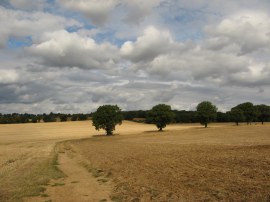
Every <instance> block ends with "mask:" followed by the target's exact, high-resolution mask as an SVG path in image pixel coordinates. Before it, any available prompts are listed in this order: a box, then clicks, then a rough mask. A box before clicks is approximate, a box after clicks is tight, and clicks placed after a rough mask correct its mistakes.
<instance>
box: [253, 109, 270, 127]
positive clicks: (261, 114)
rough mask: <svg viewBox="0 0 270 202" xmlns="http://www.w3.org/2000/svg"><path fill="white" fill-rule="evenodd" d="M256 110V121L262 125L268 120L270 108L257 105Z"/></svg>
mask: <svg viewBox="0 0 270 202" xmlns="http://www.w3.org/2000/svg"><path fill="white" fill-rule="evenodd" d="M256 108H257V110H258V119H259V121H260V122H261V123H262V124H263V123H264V122H265V121H267V120H268V119H269V118H270V106H267V105H263V104H261V105H257V106H256Z"/></svg>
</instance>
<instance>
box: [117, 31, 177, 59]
mask: <svg viewBox="0 0 270 202" xmlns="http://www.w3.org/2000/svg"><path fill="white" fill-rule="evenodd" d="M171 43H172V37H171V35H170V33H169V32H168V31H163V30H158V29H157V28H155V27H153V26H150V27H148V28H146V29H145V30H144V32H143V34H142V35H141V36H140V37H138V38H137V40H136V41H135V42H131V41H127V42H125V43H124V44H123V45H122V47H121V54H122V56H123V57H124V58H126V59H129V60H131V61H132V62H141V61H150V60H152V59H153V58H155V57H157V56H158V55H159V54H162V53H165V52H167V51H169V48H170V45H171Z"/></svg>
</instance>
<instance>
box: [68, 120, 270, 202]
mask: <svg viewBox="0 0 270 202" xmlns="http://www.w3.org/2000/svg"><path fill="white" fill-rule="evenodd" d="M73 146H74V147H75V148H76V149H77V150H78V152H79V153H80V154H81V155H83V156H84V158H86V159H88V160H89V161H90V162H91V164H92V165H93V166H95V167H97V168H100V169H102V170H104V171H106V172H110V173H112V175H111V178H112V181H113V183H114V184H115V186H114V192H113V197H112V198H113V199H114V200H115V201H260V202H263V201H265V202H266V201H270V156H269V154H270V125H265V126H261V125H252V126H240V127H236V126H226V125H222V126H220V127H211V128H208V129H205V128H189V129H186V130H167V131H165V132H161V133H159V132H155V131H152V132H144V133H141V134H136V135H129V136H115V137H95V138H92V139H88V140H79V141H73Z"/></svg>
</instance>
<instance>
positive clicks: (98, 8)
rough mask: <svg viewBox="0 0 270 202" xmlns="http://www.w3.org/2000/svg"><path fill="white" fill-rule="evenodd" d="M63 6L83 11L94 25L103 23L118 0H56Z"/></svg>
mask: <svg viewBox="0 0 270 202" xmlns="http://www.w3.org/2000/svg"><path fill="white" fill-rule="evenodd" d="M58 2H59V3H60V4H61V5H63V6H64V7H65V8H67V9H70V10H74V11H78V12H81V13H83V15H85V16H86V17H87V18H89V19H90V20H91V21H92V23H93V24H95V25H99V26H100V25H104V24H105V23H106V21H107V20H108V18H109V16H110V14H111V12H112V10H113V9H114V8H115V6H116V5H117V4H118V0H91V1H88V0H77V1H73V0H58Z"/></svg>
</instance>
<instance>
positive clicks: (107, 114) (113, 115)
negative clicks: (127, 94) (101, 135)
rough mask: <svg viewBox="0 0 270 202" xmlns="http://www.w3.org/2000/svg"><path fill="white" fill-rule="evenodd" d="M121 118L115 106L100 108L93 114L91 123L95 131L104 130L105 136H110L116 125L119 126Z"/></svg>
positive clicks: (118, 109) (119, 110)
mask: <svg viewBox="0 0 270 202" xmlns="http://www.w3.org/2000/svg"><path fill="white" fill-rule="evenodd" d="M122 120H123V116H122V113H121V109H120V108H119V107H118V106H117V105H103V106H100V107H99V108H98V109H97V111H96V112H95V113H94V114H93V117H92V121H93V126H95V128H96V130H99V129H104V130H105V131H106V134H107V135H112V134H113V131H114V130H115V126H116V125H117V124H119V125H121V124H122Z"/></svg>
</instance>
